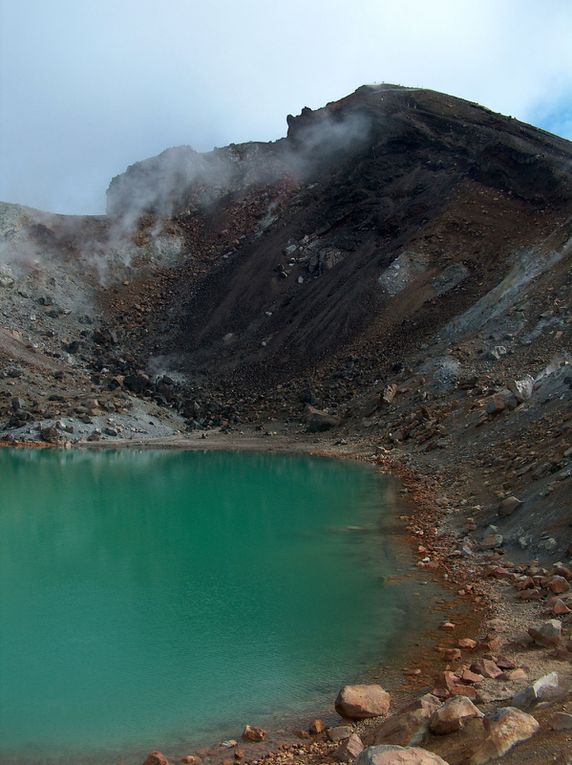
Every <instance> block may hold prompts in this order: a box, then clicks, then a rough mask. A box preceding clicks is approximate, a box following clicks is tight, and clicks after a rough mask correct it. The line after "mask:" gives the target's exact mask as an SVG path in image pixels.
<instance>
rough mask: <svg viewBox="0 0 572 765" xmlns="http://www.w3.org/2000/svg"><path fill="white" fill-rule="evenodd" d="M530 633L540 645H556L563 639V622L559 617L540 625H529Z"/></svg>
mask: <svg viewBox="0 0 572 765" xmlns="http://www.w3.org/2000/svg"><path fill="white" fill-rule="evenodd" d="M528 634H529V635H530V637H531V638H532V639H533V640H534V642H535V643H537V644H538V645H542V646H547V647H551V646H555V645H558V644H559V643H560V641H561V640H562V624H561V622H559V621H558V619H549V620H548V621H547V622H544V624H541V625H540V627H529V629H528Z"/></svg>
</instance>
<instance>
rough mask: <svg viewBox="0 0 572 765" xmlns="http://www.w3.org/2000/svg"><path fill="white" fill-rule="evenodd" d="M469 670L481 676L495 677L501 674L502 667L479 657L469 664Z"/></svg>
mask: <svg viewBox="0 0 572 765" xmlns="http://www.w3.org/2000/svg"><path fill="white" fill-rule="evenodd" d="M471 670H472V671H473V672H476V673H477V674H478V675H482V676H483V677H490V678H493V679H494V678H496V677H498V676H499V675H502V669H501V668H500V667H499V666H497V664H496V663H495V662H494V661H491V660H490V659H479V660H478V661H475V662H474V663H473V664H471Z"/></svg>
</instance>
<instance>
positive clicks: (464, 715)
mask: <svg viewBox="0 0 572 765" xmlns="http://www.w3.org/2000/svg"><path fill="white" fill-rule="evenodd" d="M472 717H484V715H483V713H482V712H481V710H480V709H479V708H478V707H476V706H475V705H474V704H473V702H472V701H471V700H470V699H468V698H466V696H453V697H452V698H450V699H448V700H447V701H446V702H445V703H444V704H443V706H441V707H440V708H439V709H437V710H435V712H433V714H432V716H431V720H430V722H429V730H430V731H431V733H435V734H437V735H439V736H442V735H444V734H446V733H454V732H455V731H457V730H460V729H461V728H462V727H463V724H464V722H465V720H468V719H470V718H472Z"/></svg>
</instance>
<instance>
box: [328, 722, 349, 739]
mask: <svg viewBox="0 0 572 765" xmlns="http://www.w3.org/2000/svg"><path fill="white" fill-rule="evenodd" d="M353 732H354V729H353V728H352V726H351V725H335V726H334V727H333V728H328V730H327V731H326V736H327V737H328V738H329V739H330V741H333V742H334V743H338V742H339V741H343V740H344V739H345V738H349V737H350V736H351V735H352V733H353Z"/></svg>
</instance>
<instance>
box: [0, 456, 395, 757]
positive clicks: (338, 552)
mask: <svg viewBox="0 0 572 765" xmlns="http://www.w3.org/2000/svg"><path fill="white" fill-rule="evenodd" d="M0 478H1V502H0V621H1V625H2V626H1V630H2V633H1V641H0V756H1V757H2V758H4V759H5V760H6V761H8V760H10V759H12V758H16V759H20V758H21V757H24V756H28V757H29V758H30V761H32V760H34V753H35V752H39V751H41V753H42V756H43V757H44V758H48V757H49V756H52V755H53V756H54V757H62V756H70V757H71V756H76V755H77V756H79V755H81V754H82V753H83V754H85V753H90V754H92V753H94V752H98V751H101V752H103V751H106V752H107V753H109V752H113V753H124V752H129V751H135V749H136V750H137V751H139V750H144V749H145V748H165V749H166V750H167V751H168V750H169V748H171V750H172V749H173V748H174V747H175V748H176V747H180V748H181V751H182V753H186V752H185V751H184V750H185V747H186V746H188V747H189V749H188V750H187V752H188V751H192V747H193V746H195V747H196V745H197V744H198V743H200V742H201V741H202V742H204V741H206V740H208V739H209V737H210V738H211V741H212V743H214V742H216V741H217V740H220V739H218V738H217V736H225V737H226V736H230V735H232V736H234V737H238V735H239V734H240V730H241V728H242V726H243V725H244V724H245V723H247V722H249V723H251V724H268V723H269V722H270V721H271V718H273V717H275V716H276V714H277V713H280V714H282V715H283V716H287V715H288V714H292V715H299V716H300V715H303V714H305V713H306V711H307V713H308V714H311V713H312V711H314V712H316V711H319V710H321V709H324V708H325V707H326V705H331V703H332V701H333V699H334V697H335V694H336V692H337V690H338V689H339V687H340V685H341V684H343V683H344V682H349V681H355V680H356V679H359V678H360V677H363V676H365V673H367V671H368V670H369V669H371V668H372V667H374V666H376V665H377V664H379V662H380V660H381V659H382V658H383V656H384V654H385V652H386V651H387V649H388V644H389V643H390V641H391V638H392V636H393V631H394V630H395V628H396V624H399V621H400V617H402V616H403V611H404V605H403V593H402V591H401V589H400V587H399V586H396V585H390V584H388V583H387V582H386V581H385V580H384V577H385V576H386V575H387V574H393V573H395V571H396V553H395V551H394V550H392V547H394V543H395V540H394V539H392V535H391V533H390V531H388V530H387V529H385V528H384V524H385V523H387V518H388V517H389V514H388V513H387V512H386V511H385V508H386V500H387V492H388V490H389V489H388V487H389V484H388V482H387V481H386V480H385V479H382V478H381V477H380V476H379V475H378V474H377V473H376V471H374V470H373V469H372V468H370V467H368V466H365V465H360V464H357V463H347V462H339V461H334V460H327V459H319V458H310V457H305V456H295V455H287V456H283V455H270V454H252V453H250V454H249V453H232V452H210V453H208V452H200V453H198V452H188V451H186V452H185V451H179V452H175V451H146V450H142V451H132V450H124V451H61V450H19V449H18V450H14V449H0ZM22 761H24V760H22Z"/></svg>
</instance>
